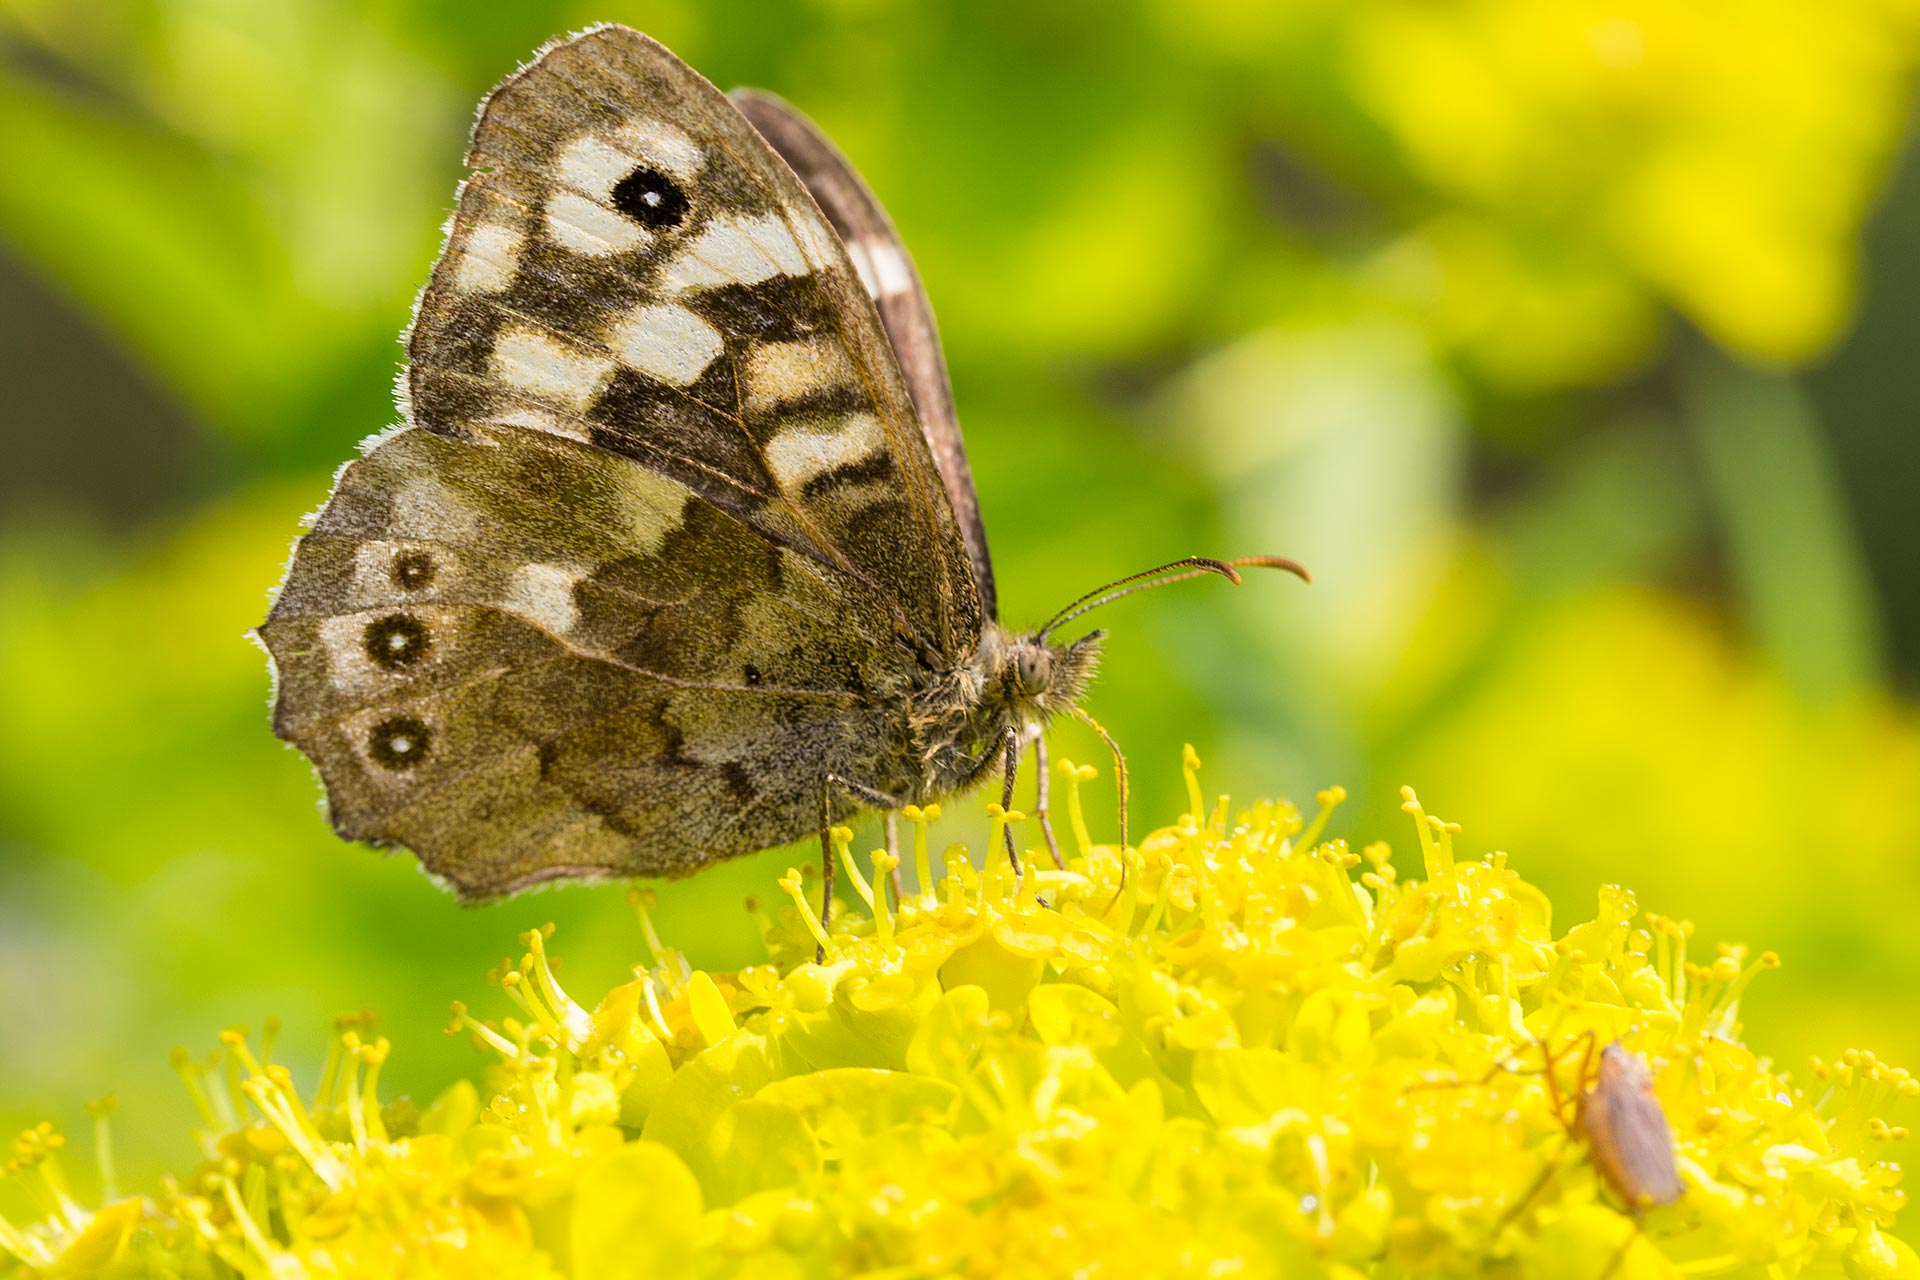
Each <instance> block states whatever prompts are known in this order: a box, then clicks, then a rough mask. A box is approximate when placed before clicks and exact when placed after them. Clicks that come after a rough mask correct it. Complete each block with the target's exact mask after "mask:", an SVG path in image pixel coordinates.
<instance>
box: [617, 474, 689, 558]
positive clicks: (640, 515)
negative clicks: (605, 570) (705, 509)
mask: <svg viewBox="0 0 1920 1280" xmlns="http://www.w3.org/2000/svg"><path fill="white" fill-rule="evenodd" d="M615 474H616V475H617V476H618V477H619V479H620V482H621V486H622V488H624V489H625V491H626V492H625V494H624V495H623V500H622V501H621V503H620V506H619V510H620V514H621V515H622V516H624V517H625V518H626V523H627V529H628V532H629V533H630V534H631V535H632V543H633V547H634V549H635V550H637V551H639V552H640V553H641V554H642V555H649V556H651V555H658V554H659V552H660V547H661V545H662V544H663V543H665V542H666V540H667V535H668V534H670V533H672V532H673V531H674V530H675V529H678V528H679V527H680V526H681V524H682V523H683V522H684V521H685V520H686V514H687V503H688V502H690V501H691V500H692V499H693V490H691V489H689V488H687V486H685V485H684V484H681V483H680V482H679V481H678V480H675V479H674V478H673V477H672V476H665V475H661V474H660V473H659V472H658V471H653V470H650V469H648V468H646V467H622V468H621V469H620V470H619V471H618V472H616V473H615Z"/></svg>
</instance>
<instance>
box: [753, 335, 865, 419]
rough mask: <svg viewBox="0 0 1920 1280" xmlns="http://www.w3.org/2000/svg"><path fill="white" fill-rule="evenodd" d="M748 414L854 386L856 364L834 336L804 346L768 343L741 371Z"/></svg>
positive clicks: (787, 343)
mask: <svg viewBox="0 0 1920 1280" xmlns="http://www.w3.org/2000/svg"><path fill="white" fill-rule="evenodd" d="M742 378H743V380H744V382H745V383H746V388H745V390H746V401H747V410H748V412H750V413H763V412H765V411H767V410H769V409H773V408H777V407H778V406H780V405H782V404H786V403H788V402H790V401H794V400H801V399H804V398H806V397H807V396H810V395H814V394H816V393H818V392H822V391H831V390H833V389H834V388H836V387H845V386H851V385H852V384H853V382H854V378H855V375H854V369H853V362H852V361H851V360H849V359H848V358H847V349H846V347H845V345H843V344H842V343H841V341H840V339H839V338H838V337H835V336H833V335H831V334H829V335H825V336H821V337H815V338H809V339H807V340H805V341H802V342H767V343H762V344H761V345H759V346H757V347H754V348H753V349H752V350H751V351H750V352H749V353H748V354H747V361H746V368H745V369H743V370H742Z"/></svg>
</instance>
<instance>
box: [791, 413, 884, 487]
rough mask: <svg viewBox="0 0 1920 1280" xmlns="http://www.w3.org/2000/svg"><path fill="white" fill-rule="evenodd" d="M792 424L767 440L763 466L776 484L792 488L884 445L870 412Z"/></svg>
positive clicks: (874, 418)
mask: <svg viewBox="0 0 1920 1280" xmlns="http://www.w3.org/2000/svg"><path fill="white" fill-rule="evenodd" d="M816 424H817V420H815V422H814V423H796V424H795V425H793V426H790V427H788V428H787V429H786V430H784V431H782V432H780V434H778V435H776V436H775V437H774V438H773V439H771V440H769V441H768V442H767V448H766V454H767V469H768V470H770V471H772V472H773V478H774V479H776V480H778V481H779V482H780V487H781V488H783V489H786V490H788V491H790V492H791V491H794V490H798V489H800V488H801V487H802V486H804V485H805V484H806V483H807V481H809V480H812V479H814V478H815V477H817V476H823V475H826V474H827V473H828V472H830V471H838V470H839V469H840V468H842V467H848V466H852V465H854V464H855V463H858V462H863V461H865V460H866V459H867V458H870V457H872V456H873V455H874V454H876V453H878V452H880V451H881V450H882V449H884V448H885V447H886V443H887V439H886V432H885V431H884V430H883V429H882V428H881V426H880V420H879V419H878V418H876V417H874V416H873V415H872V414H870V413H853V414H848V415H847V416H846V417H844V418H842V419H840V420H839V421H838V423H836V424H835V425H832V426H828V427H821V426H819V425H816Z"/></svg>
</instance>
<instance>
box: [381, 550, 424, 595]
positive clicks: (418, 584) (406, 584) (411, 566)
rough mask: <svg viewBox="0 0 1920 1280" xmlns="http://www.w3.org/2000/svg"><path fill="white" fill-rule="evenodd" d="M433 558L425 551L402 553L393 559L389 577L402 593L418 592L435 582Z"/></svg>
mask: <svg viewBox="0 0 1920 1280" xmlns="http://www.w3.org/2000/svg"><path fill="white" fill-rule="evenodd" d="M433 574H434V568H433V557H432V556H430V555H428V554H427V553H426V552H424V551H402V552H401V553H400V554H399V555H397V556H395V557H394V558H393V567H392V568H391V569H390V570H388V576H389V577H390V578H392V579H393V585H394V586H396V587H399V588H400V589H401V590H402V591H418V590H419V589H420V588H422V587H424V586H429V585H431V584H432V582H433Z"/></svg>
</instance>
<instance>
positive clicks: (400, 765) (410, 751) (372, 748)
mask: <svg viewBox="0 0 1920 1280" xmlns="http://www.w3.org/2000/svg"><path fill="white" fill-rule="evenodd" d="M432 748H433V730H431V729H429V728H427V724H426V721H424V720H422V719H420V718H419V717H418V716H394V717H393V718H392V719H390V720H382V721H381V722H380V723H379V724H377V725H375V726H373V729H372V730H371V731H370V732H369V733H368V734H367V754H368V755H370V756H372V757H373V759H374V763H376V764H378V765H380V766H381V767H382V768H386V769H411V768H413V766H415V765H416V764H419V763H420V762H421V761H422V760H425V759H426V758H427V752H428V751H430V750H431V749H432Z"/></svg>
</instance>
